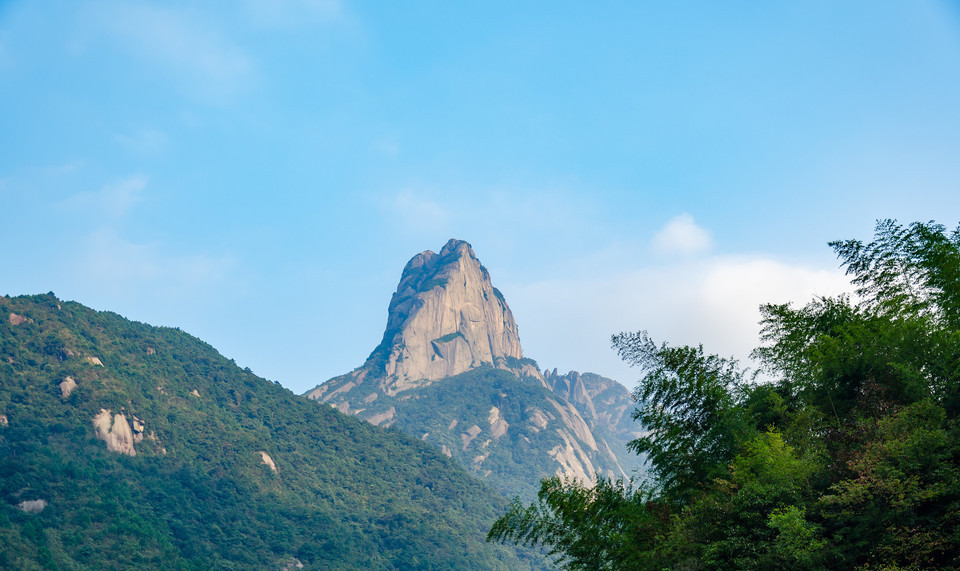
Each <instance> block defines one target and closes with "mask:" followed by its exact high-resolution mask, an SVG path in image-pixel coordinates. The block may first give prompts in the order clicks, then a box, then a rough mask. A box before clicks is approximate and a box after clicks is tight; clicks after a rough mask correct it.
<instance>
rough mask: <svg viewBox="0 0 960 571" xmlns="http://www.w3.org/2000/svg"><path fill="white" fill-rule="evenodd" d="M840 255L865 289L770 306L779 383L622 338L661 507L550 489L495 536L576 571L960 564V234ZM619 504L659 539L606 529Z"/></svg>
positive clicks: (929, 233) (768, 358) (920, 229)
mask: <svg viewBox="0 0 960 571" xmlns="http://www.w3.org/2000/svg"><path fill="white" fill-rule="evenodd" d="M830 245H831V246H832V247H833V248H834V250H835V251H836V252H837V255H838V257H839V258H840V260H841V262H842V264H843V265H844V266H845V267H846V269H847V273H848V274H849V275H851V276H852V282H853V284H854V285H855V286H856V288H857V290H856V295H855V297H851V296H840V297H836V298H820V299H815V300H813V301H812V302H810V303H808V304H807V305H805V306H803V307H799V308H795V307H793V306H791V305H789V304H783V305H772V304H771V305H765V306H762V307H761V313H762V316H763V321H762V326H763V329H762V334H761V340H762V342H763V345H762V346H761V347H760V348H759V349H757V350H756V351H755V352H754V356H755V357H756V358H758V359H759V360H760V361H761V362H762V365H763V367H764V370H765V371H766V372H767V373H768V374H769V375H770V376H772V377H773V380H772V381H768V382H765V383H757V382H756V381H755V380H754V379H748V378H747V374H746V372H745V371H744V370H742V369H740V368H739V366H738V365H737V364H736V362H734V361H732V360H728V359H723V358H720V357H717V356H715V355H708V354H706V353H705V352H704V350H703V347H701V346H698V347H684V346H681V347H670V346H668V345H666V344H663V345H657V344H656V343H654V342H653V341H652V340H651V339H650V337H649V336H648V335H647V333H646V332H640V333H633V334H623V333H622V334H620V335H617V336H615V337H614V339H613V342H614V347H615V348H616V349H617V351H618V352H619V354H620V356H621V357H623V358H624V359H625V360H627V361H628V362H630V363H631V364H635V365H638V366H639V367H640V368H641V370H642V377H641V380H640V383H639V385H638V386H637V389H636V391H635V392H634V397H635V398H636V399H637V403H638V406H637V411H636V413H635V418H636V419H637V420H638V421H639V422H640V423H641V424H642V425H643V428H644V429H645V430H646V432H645V433H644V435H643V436H642V437H641V438H638V439H637V440H635V441H633V442H631V444H630V446H631V448H632V449H633V450H635V451H637V452H638V453H642V454H645V455H646V457H647V460H648V462H649V466H650V473H651V475H652V476H653V478H654V481H653V486H652V488H651V492H650V493H652V494H653V495H651V496H650V497H649V500H648V501H646V502H640V501H637V498H636V495H635V492H630V491H628V489H626V488H623V487H622V486H621V487H617V486H611V485H610V483H609V482H606V481H603V480H601V482H600V484H598V488H599V489H600V490H601V491H602V493H601V494H600V495H599V496H594V495H592V494H591V493H590V491H589V490H587V489H585V488H583V487H579V486H570V485H565V486H564V485H560V484H559V483H558V482H554V483H553V484H552V485H551V486H548V487H547V488H545V490H546V491H547V493H546V494H545V495H543V496H541V498H540V503H539V504H537V505H534V506H530V507H529V508H523V506H521V505H520V504H519V503H518V502H514V504H513V505H512V506H511V512H510V513H509V514H508V516H505V517H504V518H501V519H500V520H498V522H497V524H496V526H495V529H496V530H497V533H491V539H497V540H531V539H536V541H538V542H540V543H543V544H546V545H549V546H550V547H551V549H552V552H553V553H555V554H559V555H561V556H563V557H564V558H563V561H564V562H566V564H567V566H568V567H570V568H583V567H584V565H590V564H595V566H596V567H597V568H624V569H648V568H649V569H659V568H665V567H673V568H676V567H683V568H694V569H724V568H731V569H733V568H735V569H780V568H801V567H802V568H810V569H815V568H863V569H867V568H869V569H874V568H911V569H919V568H929V567H937V568H945V567H947V568H957V567H960V531H958V530H960V229H958V230H955V231H953V232H952V233H948V232H947V231H946V230H945V228H944V227H943V226H941V225H938V224H935V223H932V222H930V223H914V224H911V225H909V226H901V225H899V224H898V223H897V222H896V221H892V220H884V221H880V222H878V224H877V227H876V234H875V236H874V240H873V241H871V242H869V243H863V242H860V241H858V240H846V241H837V242H832V243H831V244H830ZM611 506H615V508H616V509H615V510H614V511H616V513H619V514H622V513H629V514H630V516H629V517H625V516H623V515H620V516H618V517H619V520H618V521H626V522H633V525H634V527H633V528H631V529H634V530H644V532H645V533H647V535H643V534H642V533H637V534H636V535H637V536H638V537H642V538H643V539H642V540H637V539H634V540H632V541H631V542H630V543H626V544H624V543H623V542H625V541H628V539H625V536H623V535H618V534H616V533H608V532H606V531H604V529H605V528H604V527H603V526H602V525H599V526H598V524H597V521H598V514H602V513H606V512H605V511H604V510H607V511H609V510H611ZM617 510H619V511H617ZM638 522H639V523H638ZM650 522H657V523H656V525H650ZM650 533H653V534H654V535H653V537H652V539H651V538H650V535H649V534H650ZM627 537H629V534H628V536H627ZM609 542H621V544H620V545H612V544H611V543H609ZM601 543H602V545H601ZM588 556H590V557H599V559H589V557H588ZM600 563H602V564H603V565H605V567H604V566H602V565H600ZM578 566H579V567H578Z"/></svg>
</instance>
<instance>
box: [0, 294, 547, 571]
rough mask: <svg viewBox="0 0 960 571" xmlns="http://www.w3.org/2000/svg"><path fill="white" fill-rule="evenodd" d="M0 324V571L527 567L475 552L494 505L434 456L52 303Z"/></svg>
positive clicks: (205, 357) (501, 555)
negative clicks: (0, 569)
mask: <svg viewBox="0 0 960 571" xmlns="http://www.w3.org/2000/svg"><path fill="white" fill-rule="evenodd" d="M0 317H2V321H0V568H3V569H38V568H45V569H110V568H114V569H131V568H178V569H205V570H206V569H218V568H224V569H226V568H229V569H254V568H256V569H262V568H274V569H276V568H281V567H282V566H287V568H293V567H296V566H297V565H298V564H303V565H305V566H306V568H316V569H328V568H337V569H403V568H424V569H464V568H475V569H496V568H502V569H515V568H525V567H529V566H530V563H529V561H528V560H522V559H520V558H519V557H518V555H517V552H515V551H514V550H512V549H502V548H499V547H496V546H492V545H489V544H487V543H486V542H484V541H483V538H484V534H485V533H486V530H487V529H488V528H489V526H490V524H491V523H492V521H493V520H494V519H495V517H496V513H497V512H498V511H502V510H503V509H504V507H505V502H504V500H502V499H501V498H500V496H499V495H497V494H496V493H495V492H492V491H491V490H488V489H487V488H485V487H484V486H483V485H482V484H480V483H479V482H477V481H476V480H474V479H473V478H472V477H470V476H469V475H468V474H467V473H465V472H464V471H463V470H461V469H460V468H459V467H457V466H456V464H455V462H454V461H453V460H451V459H449V458H447V457H445V456H443V455H442V454H441V453H440V452H439V451H437V450H436V449H435V448H433V447H432V446H428V445H426V444H423V443H421V442H419V441H417V440H416V439H413V438H410V437H407V436H405V435H403V434H401V433H399V432H396V431H386V430H383V429H380V428H377V427H375V426H371V425H370V424H368V423H366V422H363V421H360V420H358V419H355V418H351V417H349V416H347V415H343V414H341V413H339V412H337V411H336V410H334V409H332V408H330V407H320V406H316V404H315V403H312V402H309V401H307V400H306V399H304V398H302V397H298V396H296V395H294V394H292V393H290V392H289V391H288V390H286V389H284V388H282V387H280V386H279V385H277V384H275V383H271V382H269V381H266V380H264V379H262V378H259V377H257V376H255V375H254V374H252V373H251V372H250V371H249V370H241V369H240V368H239V367H237V366H236V365H235V364H234V363H233V362H231V361H230V360H228V359H226V358H224V357H223V356H221V355H220V354H218V353H217V352H216V351H215V350H214V349H213V348H212V347H210V346H209V345H207V344H205V343H203V342H201V341H199V340H198V339H196V338H194V337H191V336H190V335H187V334H186V333H183V332H181V331H179V330H177V329H171V328H159V327H151V326H148V325H144V324H141V323H135V322H131V321H128V320H126V319H124V318H122V317H120V316H119V315H116V314H113V313H109V312H96V311H93V310H91V309H89V308H86V307H83V306H82V305H80V304H77V303H72V302H63V301H60V300H58V299H57V298H56V297H54V296H53V294H47V295H37V296H25V297H14V298H9V297H0ZM522 556H524V557H527V556H526V555H522Z"/></svg>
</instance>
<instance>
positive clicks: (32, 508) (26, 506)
mask: <svg viewBox="0 0 960 571" xmlns="http://www.w3.org/2000/svg"><path fill="white" fill-rule="evenodd" d="M17 507H18V508H20V509H21V510H22V511H25V512H27V513H28V514H38V513H40V512H42V511H43V510H44V508H46V507H47V500H42V499H41V500H24V501H22V502H20V503H19V504H17Z"/></svg>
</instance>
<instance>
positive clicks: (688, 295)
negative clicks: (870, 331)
mask: <svg viewBox="0 0 960 571" xmlns="http://www.w3.org/2000/svg"><path fill="white" fill-rule="evenodd" d="M850 290H851V288H850V284H849V280H848V278H847V277H846V276H845V275H844V274H843V272H842V270H840V269H835V268H819V267H813V266H807V265H799V264H791V263H789V262H785V261H781V260H777V259H775V258H773V257H769V256H752V257H751V256H738V257H733V256H713V257H710V258H706V259H700V260H696V261H689V262H682V263H677V264H670V265H660V266H653V265H651V266H646V267H638V268H634V269H626V270H624V271H621V272H618V273H610V274H608V275H589V276H586V277H573V278H569V279H565V278H560V279H551V280H545V281H540V282H532V283H514V284H505V285H504V286H503V291H504V295H506V296H507V300H508V302H509V303H510V307H511V308H512V310H513V312H514V317H515V318H516V319H517V322H518V324H519V326H520V328H521V329H520V333H521V339H522V341H523V347H524V353H525V355H526V356H529V357H531V358H533V359H536V360H537V361H538V363H539V364H540V366H541V367H547V368H553V367H558V368H560V369H561V371H565V370H570V369H575V370H579V371H591V372H595V373H598V374H602V375H606V376H609V377H612V378H614V379H616V380H618V381H620V382H622V383H623V384H625V385H627V386H628V387H631V386H632V383H634V382H635V381H636V377H637V376H638V374H639V373H638V372H637V371H635V370H631V369H630V367H629V366H628V365H626V364H625V363H623V362H622V361H620V360H619V358H618V357H617V356H616V354H615V353H614V352H613V350H612V349H611V348H610V336H611V335H612V334H615V333H619V332H621V331H639V330H646V331H648V332H649V334H650V336H651V337H653V338H654V339H655V340H657V341H666V342H668V343H671V344H686V345H697V344H701V343H702V344H703V346H704V349H705V350H706V351H707V352H708V353H716V354H719V355H721V356H725V357H729V356H733V357H734V358H736V359H739V360H741V361H742V362H744V363H746V362H747V361H748V357H749V354H750V352H751V351H752V350H753V349H754V348H755V347H756V346H757V345H759V333H760V324H759V321H760V310H759V307H760V305H762V304H765V303H787V302H791V303H794V304H795V305H803V304H806V303H807V302H808V301H811V300H812V299H813V298H814V297H816V296H831V295H837V294H840V293H844V292H849V291H850ZM572 355H577V356H578V357H577V358H578V359H584V361H585V362H567V360H568V359H569V358H570V357H569V356H572Z"/></svg>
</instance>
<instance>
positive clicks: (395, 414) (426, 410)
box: [358, 365, 636, 499]
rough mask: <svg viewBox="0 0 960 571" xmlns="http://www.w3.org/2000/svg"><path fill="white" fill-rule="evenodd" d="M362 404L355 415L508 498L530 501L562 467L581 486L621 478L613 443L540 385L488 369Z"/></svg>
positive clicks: (479, 369) (489, 366)
mask: <svg viewBox="0 0 960 571" xmlns="http://www.w3.org/2000/svg"><path fill="white" fill-rule="evenodd" d="M359 388H360V389H363V385H361V386H360V387H359ZM366 406H367V409H366V410H364V411H362V414H360V415H358V416H360V417H361V418H367V419H368V420H370V419H372V420H373V421H377V420H380V419H384V420H385V423H389V424H390V426H391V428H396V429H399V430H402V431H404V432H406V433H408V434H410V435H412V436H414V437H419V438H420V439H421V440H423V441H424V442H427V443H429V444H433V445H434V446H436V447H437V448H439V449H440V450H441V451H442V452H443V453H444V454H446V455H448V456H450V457H452V458H453V459H455V460H457V461H458V462H459V463H460V464H461V465H462V466H464V467H466V468H467V469H468V470H470V471H472V472H473V473H474V474H475V475H477V476H478V477H480V478H482V479H483V480H484V481H486V482H487V483H489V484H490V485H492V486H493V487H495V488H496V489H497V490H499V491H500V492H501V493H502V494H504V496H506V497H508V498H510V497H514V496H518V495H519V496H520V497H522V498H524V499H532V498H533V497H535V495H536V491H537V483H538V482H539V481H540V480H541V479H543V478H547V477H550V476H553V475H556V474H557V473H558V470H560V469H563V468H567V469H568V472H570V473H579V474H580V475H581V477H582V479H583V481H588V480H589V479H590V478H591V477H592V476H593V475H594V474H595V473H597V472H600V473H602V474H604V475H607V476H614V477H616V476H621V477H622V476H623V473H622V471H620V468H619V465H618V464H617V462H616V456H615V452H614V450H613V447H615V446H617V445H621V446H622V444H620V443H621V441H620V440H610V442H608V441H607V440H605V439H604V438H602V437H601V436H600V432H599V431H598V430H597V428H596V427H594V426H591V425H590V424H588V421H587V420H586V419H585V418H584V417H583V416H581V415H580V414H579V413H578V412H577V410H576V408H575V407H574V406H573V405H572V404H571V403H570V402H568V401H567V400H565V399H564V398H562V397H561V396H559V395H558V394H556V393H555V392H553V391H551V390H550V389H549V388H547V387H545V386H544V385H543V383H542V382H541V381H540V380H539V379H536V378H533V377H518V376H516V375H515V374H513V373H512V372H510V371H505V370H503V369H498V368H494V367H493V366H491V365H483V366H480V367H478V368H475V369H471V370H469V371H466V372H464V373H460V374H459V375H455V376H453V377H448V378H445V379H440V380H438V381H434V382H433V383H432V384H430V385H428V386H425V387H420V388H418V389H417V390H415V391H409V392H405V393H401V394H400V395H397V396H390V395H385V394H380V395H378V397H377V399H375V401H371V402H369V403H367V404H366ZM617 452H620V451H619V450H617ZM635 457H636V456H634V458H635Z"/></svg>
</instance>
